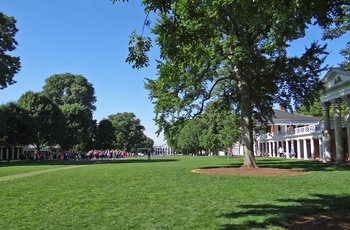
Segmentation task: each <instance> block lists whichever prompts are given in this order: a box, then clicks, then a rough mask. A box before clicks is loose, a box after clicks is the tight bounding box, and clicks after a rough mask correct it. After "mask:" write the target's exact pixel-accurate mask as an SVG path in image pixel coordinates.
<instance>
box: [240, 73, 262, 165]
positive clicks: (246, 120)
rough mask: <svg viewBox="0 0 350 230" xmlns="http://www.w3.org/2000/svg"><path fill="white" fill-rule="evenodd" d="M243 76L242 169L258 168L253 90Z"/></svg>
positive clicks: (241, 87)
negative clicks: (253, 116)
mask: <svg viewBox="0 0 350 230" xmlns="http://www.w3.org/2000/svg"><path fill="white" fill-rule="evenodd" d="M243 79H244V78H243V77H242V75H241V78H240V80H241V81H240V84H239V88H240V92H241V119H242V120H241V125H242V134H241V135H242V144H243V151H244V152H243V155H244V163H243V165H242V168H257V167H258V166H257V165H256V161H255V157H254V148H253V143H254V139H253V120H252V104H251V98H250V92H251V89H250V88H249V83H248V81H246V79H244V80H243Z"/></svg>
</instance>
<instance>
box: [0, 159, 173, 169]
mask: <svg viewBox="0 0 350 230" xmlns="http://www.w3.org/2000/svg"><path fill="white" fill-rule="evenodd" d="M173 161H178V160H177V159H167V158H162V159H160V158H156V159H155V158H151V160H148V159H147V158H141V157H140V158H126V159H116V160H41V161H37V160H23V161H19V160H16V161H15V160H14V161H10V162H7V161H0V167H8V166H35V165H38V166H39V165H40V166H43V165H93V164H126V163H144V164H146V163H165V162H173Z"/></svg>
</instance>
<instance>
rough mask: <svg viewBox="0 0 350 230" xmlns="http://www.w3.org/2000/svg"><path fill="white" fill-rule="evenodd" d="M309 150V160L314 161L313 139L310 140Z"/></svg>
mask: <svg viewBox="0 0 350 230" xmlns="http://www.w3.org/2000/svg"><path fill="white" fill-rule="evenodd" d="M310 150H311V159H312V160H313V161H314V160H315V141H314V138H311V139H310Z"/></svg>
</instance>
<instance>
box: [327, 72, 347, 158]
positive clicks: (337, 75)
mask: <svg viewBox="0 0 350 230" xmlns="http://www.w3.org/2000/svg"><path fill="white" fill-rule="evenodd" d="M322 82H323V84H324V90H323V91H322V92H321V102H322V103H323V118H324V132H323V134H324V135H323V144H324V157H323V158H324V161H326V162H328V161H333V160H335V161H336V162H338V163H342V162H344V161H345V160H346V158H345V146H344V141H343V140H344V139H343V138H344V136H343V128H345V129H346V134H347V135H346V136H347V143H348V146H347V147H348V148H347V149H348V151H349V149H350V148H349V147H350V118H349V116H350V99H349V95H350V72H349V71H344V70H342V69H341V68H331V69H330V70H329V71H328V73H327V74H326V76H325V77H324V78H323V79H322ZM342 102H345V105H346V110H345V123H343V122H342V115H341V114H342V113H341V103H342ZM330 104H332V105H333V110H334V118H333V128H334V141H335V149H332V145H331V141H332V139H331V128H332V127H331V122H330V120H331V118H330V116H329V105H330ZM344 124H345V125H344ZM343 125H344V126H343ZM333 156H335V159H334V158H333Z"/></svg>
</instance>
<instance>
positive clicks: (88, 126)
mask: <svg viewBox="0 0 350 230" xmlns="http://www.w3.org/2000/svg"><path fill="white" fill-rule="evenodd" d="M45 82H46V84H45V85H44V87H43V90H42V93H43V94H44V95H45V96H47V97H48V98H49V99H51V100H52V101H54V102H55V103H56V104H57V105H59V106H60V108H61V110H62V112H63V114H64V116H65V119H66V129H67V136H66V138H65V141H64V143H63V145H62V147H63V148H64V149H65V150H69V149H71V148H74V149H75V150H79V149H80V150H81V149H85V148H86V146H87V144H91V143H89V141H88V139H89V136H90V134H92V133H91V130H92V129H93V127H94V125H95V123H94V120H93V118H92V114H93V112H94V111H95V110H96V107H95V105H94V103H95V102H96V97H95V89H94V87H93V85H92V84H91V83H90V82H88V80H87V79H86V78H85V77H84V76H82V75H75V74H71V73H65V74H55V75H52V76H51V77H49V78H47V79H46V80H45Z"/></svg>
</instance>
